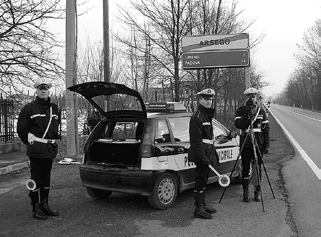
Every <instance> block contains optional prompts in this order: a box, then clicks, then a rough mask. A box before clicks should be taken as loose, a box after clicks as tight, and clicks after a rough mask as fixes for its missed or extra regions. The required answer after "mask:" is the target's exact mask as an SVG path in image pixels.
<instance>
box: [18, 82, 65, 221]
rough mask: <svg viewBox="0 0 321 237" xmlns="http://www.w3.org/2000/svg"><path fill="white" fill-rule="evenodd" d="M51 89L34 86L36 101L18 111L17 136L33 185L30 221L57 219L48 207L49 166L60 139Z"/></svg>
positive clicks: (58, 119)
mask: <svg viewBox="0 0 321 237" xmlns="http://www.w3.org/2000/svg"><path fill="white" fill-rule="evenodd" d="M51 87H52V84H51V82H50V81H49V80H48V79H44V78H42V79H39V80H37V81H36V82H35V84H34V88H35V89H37V91H36V94H37V96H36V99H35V100H34V101H32V102H30V103H28V104H26V105H25V106H24V107H23V108H22V110H21V112H20V114H19V118H18V124H17V132H18V135H19V137H20V139H21V140H22V142H23V143H24V144H26V145H27V156H29V159H30V173H31V179H30V180H29V181H30V182H31V183H33V184H34V185H31V186H33V187H32V188H29V190H30V192H29V197H30V199H31V205H32V214H33V217H34V218H35V219H38V220H46V219H47V216H58V212H57V211H54V210H52V209H50V208H49V206H48V196H49V188H50V175H51V170H52V163H53V159H54V158H55V157H56V156H57V152H58V145H57V143H56V139H59V138H60V136H59V134H58V126H59V124H60V110H59V108H58V106H57V105H56V104H54V103H51V100H50V97H49V89H50V88H51ZM27 183H28V182H27Z"/></svg>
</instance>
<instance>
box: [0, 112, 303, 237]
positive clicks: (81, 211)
mask: <svg viewBox="0 0 321 237" xmlns="http://www.w3.org/2000/svg"><path fill="white" fill-rule="evenodd" d="M270 120H271V149H270V152H269V153H268V154H267V155H266V156H265V159H264V161H265V162H264V164H265V167H266V170H267V172H266V174H267V176H268V177H269V180H270V183H271V187H272V190H271V188H270V186H269V184H268V181H267V176H266V174H265V173H264V174H263V181H262V195H263V205H264V212H263V207H262V203H257V202H254V201H253V187H251V189H250V190H251V198H252V200H251V202H250V203H244V202H242V187H241V185H238V184H231V185H230V186H229V187H228V188H227V189H226V192H225V195H224V197H223V199H222V201H221V203H219V202H218V201H219V199H220V197H221V195H222V192H223V188H222V187H220V186H219V185H218V184H213V185H209V186H208V187H207V199H208V203H209V204H214V205H216V207H217V209H218V213H216V214H214V218H213V219H212V220H202V219H194V218H193V210H194V206H193V198H192V191H191V190H188V191H185V192H183V193H180V194H179V195H178V198H177V201H176V203H175V205H174V206H173V207H172V208H170V209H168V210H164V211H158V210H154V209H153V208H152V207H150V205H149V204H148V201H147V198H146V197H143V196H137V195H130V194H122V193H113V194H112V195H111V196H110V197H109V199H107V200H104V201H95V200H93V199H91V198H90V197H89V196H88V195H87V193H86V190H85V188H83V187H82V185H81V181H80V177H79V171H78V166H77V165H60V164H57V162H55V163H54V166H53V171H52V190H51V195H50V200H49V203H50V206H51V207H52V208H53V209H57V210H59V211H60V216H59V217H55V218H51V217H50V218H49V219H48V220H46V221H39V220H35V219H33V218H32V216H31V206H30V199H29V197H28V196H27V194H28V190H27V189H26V187H25V181H26V180H27V179H28V178H29V171H28V169H24V170H22V171H20V172H17V173H11V174H6V175H2V176H0V212H1V215H0V226H1V228H0V236H1V237H2V236H12V237H13V236H19V237H20V236H25V237H28V236H32V237H36V236H59V237H61V236H64V237H69V236H95V237H97V236H142V237H148V236H152V237H156V236H167V237H168V236H186V237H189V236H211V237H216V236H220V237H230V236H239V237H243V236H244V237H245V236H249V237H251V236H253V237H257V236H264V237H277V236H279V237H292V236H293V237H294V236H299V235H298V234H297V226H296V223H295V222H294V219H293V216H292V213H291V208H290V207H291V205H292V204H290V203H289V201H288V196H289V195H288V192H287V190H286V189H285V188H284V181H283V174H282V173H281V172H280V171H281V169H282V167H283V164H284V162H285V161H289V160H291V159H292V157H293V156H294V150H293V149H292V147H291V145H290V143H289V142H288V140H287V139H286V137H285V135H284V134H283V132H282V130H281V129H280V127H279V126H278V125H277V124H276V122H275V121H274V120H273V119H272V118H271V119H270ZM272 191H273V193H274V195H275V199H274V198H273V193H272Z"/></svg>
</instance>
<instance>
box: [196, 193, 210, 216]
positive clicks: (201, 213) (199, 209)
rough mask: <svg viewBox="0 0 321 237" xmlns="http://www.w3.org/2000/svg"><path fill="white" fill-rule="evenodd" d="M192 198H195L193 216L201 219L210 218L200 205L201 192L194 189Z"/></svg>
mask: <svg viewBox="0 0 321 237" xmlns="http://www.w3.org/2000/svg"><path fill="white" fill-rule="evenodd" d="M193 196H194V200H195V206H196V208H195V211H194V217H196V218H201V219H212V218H213V217H212V215H211V214H209V213H208V212H206V211H205V210H204V208H203V205H202V192H199V191H194V194H193Z"/></svg>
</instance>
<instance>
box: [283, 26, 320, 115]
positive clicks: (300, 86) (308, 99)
mask: <svg viewBox="0 0 321 237" xmlns="http://www.w3.org/2000/svg"><path fill="white" fill-rule="evenodd" d="M319 42H320V34H319V29H318V23H317V22H316V23H315V25H314V26H312V27H310V28H309V29H308V31H307V32H305V33H304V35H303V38H302V43H301V44H298V45H297V47H298V53H297V54H296V55H295V56H296V59H297V63H298V64H297V67H296V68H295V70H294V71H293V72H292V74H291V77H290V78H289V80H288V83H287V86H286V89H285V92H286V93H285V94H286V96H287V98H286V99H287V102H288V103H289V104H295V105H297V106H303V107H305V108H309V109H311V108H312V109H318V110H321V75H320V70H319V68H320V61H319V58H318V51H319Z"/></svg>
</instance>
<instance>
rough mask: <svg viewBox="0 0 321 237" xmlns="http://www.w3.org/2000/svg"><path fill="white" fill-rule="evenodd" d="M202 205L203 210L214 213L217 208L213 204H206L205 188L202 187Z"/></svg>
mask: <svg viewBox="0 0 321 237" xmlns="http://www.w3.org/2000/svg"><path fill="white" fill-rule="evenodd" d="M202 206H203V208H204V211H206V212H207V213H210V214H214V213H216V212H217V210H216V209H215V208H214V207H213V206H206V202H205V188H204V189H203V193H202Z"/></svg>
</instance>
